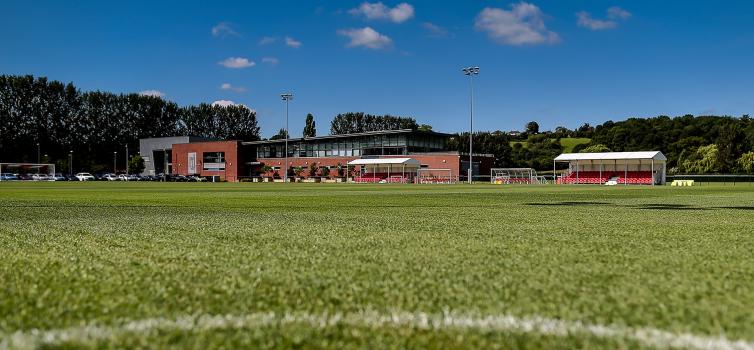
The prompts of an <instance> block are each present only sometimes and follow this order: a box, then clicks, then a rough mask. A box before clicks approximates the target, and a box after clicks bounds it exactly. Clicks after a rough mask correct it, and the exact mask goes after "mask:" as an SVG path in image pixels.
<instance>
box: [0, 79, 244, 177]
mask: <svg viewBox="0 0 754 350" xmlns="http://www.w3.org/2000/svg"><path fill="white" fill-rule="evenodd" d="M180 134H183V135H189V136H204V137H210V138H217V139H239V140H258V139H259V127H258V126H257V120H256V113H255V112H254V111H252V110H250V109H248V108H246V107H244V106H229V107H220V106H210V105H206V104H204V105H199V106H187V107H183V108H181V107H179V106H178V105H177V104H175V103H173V102H170V101H166V100H164V99H161V98H156V97H150V96H141V95H138V94H112V93H108V92H101V91H94V92H84V93H82V92H79V91H78V90H77V89H76V87H75V86H74V85H73V84H71V83H68V84H64V83H61V82H58V81H49V80H47V79H46V78H44V77H37V78H35V77H33V76H30V75H27V76H7V75H0V161H32V160H34V161H36V143H39V144H40V148H41V149H42V152H44V153H47V154H48V155H49V156H50V160H51V161H54V162H56V163H60V162H65V163H66V164H67V160H68V155H69V152H70V151H73V154H74V164H75V166H76V169H75V170H77V171H78V170H86V171H97V170H98V169H104V168H109V165H110V164H112V152H113V151H115V150H119V149H121V148H122V147H123V145H128V146H129V147H131V148H133V149H135V148H138V140H139V139H140V138H146V137H164V136H174V135H180Z"/></svg>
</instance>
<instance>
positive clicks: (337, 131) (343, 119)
mask: <svg viewBox="0 0 754 350" xmlns="http://www.w3.org/2000/svg"><path fill="white" fill-rule="evenodd" d="M425 127H426V126H425ZM399 129H413V130H417V129H419V124H417V123H416V119H414V118H409V117H396V116H392V115H372V114H366V113H362V112H348V113H341V114H338V115H336V116H335V118H333V120H332V122H330V134H331V135H341V134H353V133H360V132H367V131H380V130H399ZM430 129H431V127H430Z"/></svg>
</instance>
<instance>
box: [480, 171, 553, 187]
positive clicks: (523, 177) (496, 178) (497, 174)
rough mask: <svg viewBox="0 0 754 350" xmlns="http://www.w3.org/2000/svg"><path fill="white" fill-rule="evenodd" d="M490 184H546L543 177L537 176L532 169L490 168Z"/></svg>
mask: <svg viewBox="0 0 754 350" xmlns="http://www.w3.org/2000/svg"><path fill="white" fill-rule="evenodd" d="M490 183H493V184H497V185H511V184H529V185H533V184H547V180H546V179H545V177H544V176H538V175H537V171H536V170H534V169H533V168H492V169H490Z"/></svg>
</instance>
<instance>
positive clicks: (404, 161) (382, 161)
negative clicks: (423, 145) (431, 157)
mask: <svg viewBox="0 0 754 350" xmlns="http://www.w3.org/2000/svg"><path fill="white" fill-rule="evenodd" d="M389 164H390V165H412V166H417V167H418V166H419V165H421V163H419V161H418V160H416V159H414V158H369V159H354V160H352V161H350V162H348V165H389Z"/></svg>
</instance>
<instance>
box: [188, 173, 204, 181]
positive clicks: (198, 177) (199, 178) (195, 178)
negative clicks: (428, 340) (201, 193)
mask: <svg viewBox="0 0 754 350" xmlns="http://www.w3.org/2000/svg"><path fill="white" fill-rule="evenodd" d="M188 181H191V182H206V181H207V178H206V177H204V176H201V175H189V176H188Z"/></svg>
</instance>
